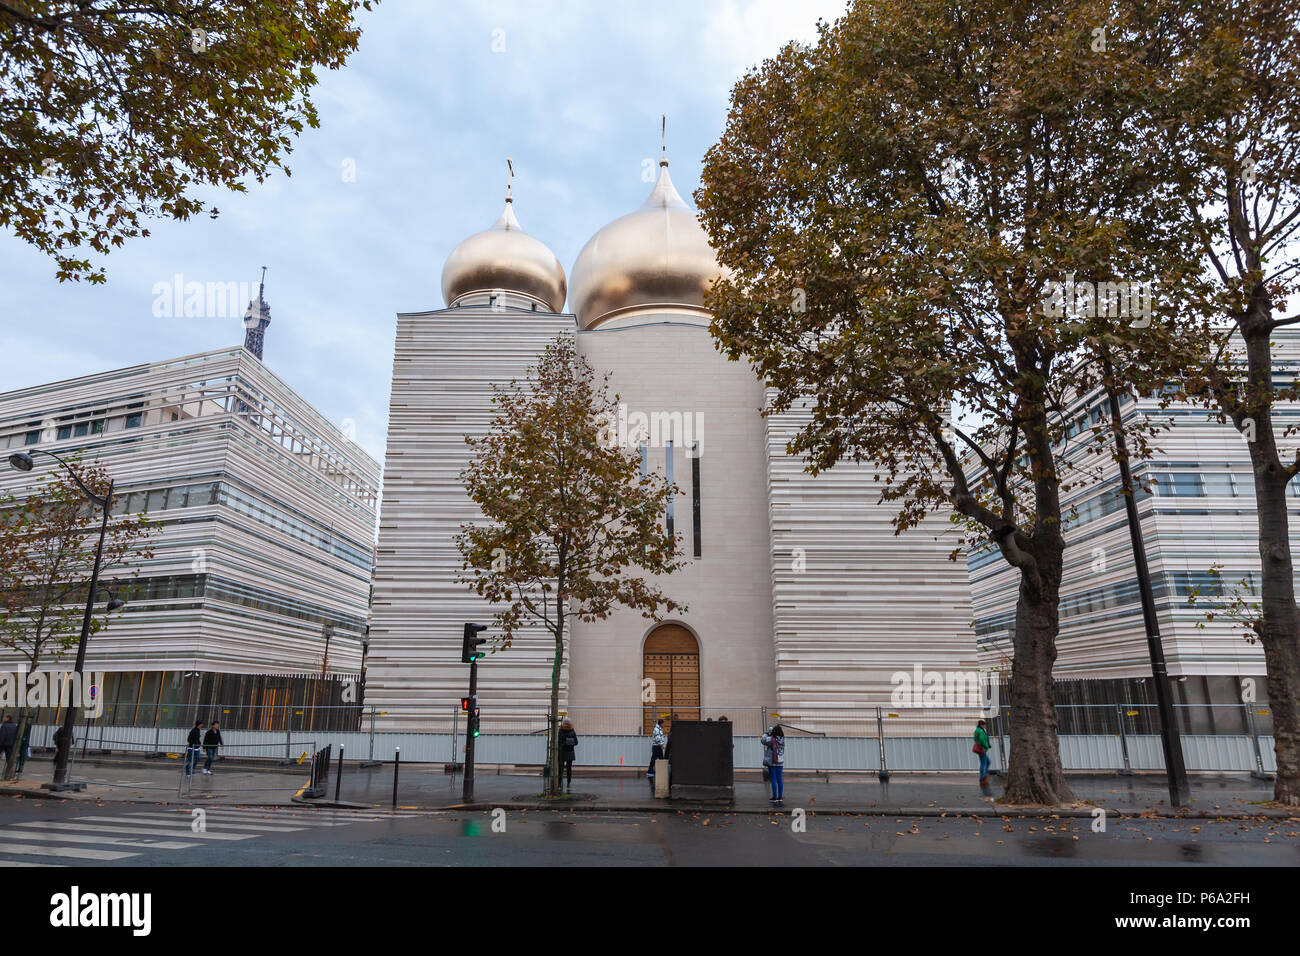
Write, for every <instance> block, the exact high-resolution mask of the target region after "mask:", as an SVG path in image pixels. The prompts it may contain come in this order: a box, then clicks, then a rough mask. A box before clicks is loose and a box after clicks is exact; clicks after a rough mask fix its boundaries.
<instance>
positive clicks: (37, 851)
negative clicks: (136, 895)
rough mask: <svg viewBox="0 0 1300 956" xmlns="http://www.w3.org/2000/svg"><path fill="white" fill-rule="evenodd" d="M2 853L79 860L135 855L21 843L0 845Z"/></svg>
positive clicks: (122, 858)
mask: <svg viewBox="0 0 1300 956" xmlns="http://www.w3.org/2000/svg"><path fill="white" fill-rule="evenodd" d="M0 853H22V854H26V855H27V856H58V857H72V858H73V859H78V860H124V859H126V858H127V857H128V856H136V855H137V854H135V853H121V852H118V851H114V850H92V849H90V848H89V847H80V846H78V847H68V846H25V845H24V844H21V843H0Z"/></svg>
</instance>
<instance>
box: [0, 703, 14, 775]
mask: <svg viewBox="0 0 1300 956" xmlns="http://www.w3.org/2000/svg"><path fill="white" fill-rule="evenodd" d="M17 742H18V725H17V724H15V723H14V719H13V718H12V717H11V716H9V715H8V714H5V719H4V722H3V723H0V761H3V762H4V763H6V764H7V763H8V762H9V755H10V754H11V753H13V752H14V746H15V744H16V743H17Z"/></svg>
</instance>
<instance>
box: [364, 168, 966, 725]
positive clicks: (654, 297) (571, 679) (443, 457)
mask: <svg viewBox="0 0 1300 956" xmlns="http://www.w3.org/2000/svg"><path fill="white" fill-rule="evenodd" d="M660 166H661V168H660V174H659V179H658V182H657V183H656V184H655V186H654V189H653V191H652V192H651V195H650V197H649V199H647V200H646V202H645V204H644V205H643V206H642V207H641V208H640V209H638V210H636V211H634V212H632V213H630V214H629V215H626V216H623V217H621V218H620V219H617V220H615V221H614V222H612V223H610V224H609V225H607V226H606V227H604V228H603V229H601V230H600V231H599V232H597V233H596V234H595V235H594V236H593V237H592V238H591V240H590V241H589V242H588V243H587V245H586V246H585V247H584V248H583V250H582V252H581V253H580V254H579V257H578V260H577V262H576V263H575V265H574V268H573V270H572V277H571V278H572V281H571V284H567V283H566V278H565V274H564V270H563V269H562V267H561V265H560V263H559V261H558V260H557V259H556V258H555V256H554V255H553V254H552V253H551V252H550V251H549V250H548V249H547V248H546V246H544V245H543V244H542V243H541V242H539V241H538V240H536V239H534V238H533V237H531V236H529V235H528V234H526V233H524V232H523V231H522V229H520V227H519V223H518V221H517V219H516V218H515V215H514V211H513V210H514V207H513V202H512V200H511V199H510V197H507V204H506V209H505V212H504V213H503V214H502V216H501V218H500V220H499V221H498V222H497V224H496V225H495V226H494V227H493V228H492V229H489V230H486V231H485V232H482V233H478V234H476V235H474V236H471V237H470V238H468V239H466V240H465V241H464V242H463V243H461V245H460V246H458V247H457V248H456V250H455V251H454V252H453V253H452V254H451V256H450V257H449V258H448V260H447V263H446V265H445V267H444V270H443V279H442V291H443V295H444V298H445V300H446V303H447V307H446V308H445V309H440V310H436V311H430V312H415V313H403V314H400V315H399V316H398V320H397V323H398V324H397V344H396V354H395V356H394V363H393V388H392V398H391V411H390V420H389V437H388V448H387V458H386V465H385V477H384V491H383V503H382V509H381V516H380V531H379V541H378V549H377V560H376V568H375V579H374V597H373V605H372V617H371V632H370V652H369V658H368V668H367V682H366V702H367V704H368V705H373V706H375V707H377V708H379V710H380V711H381V712H383V711H386V712H387V714H388V720H389V722H390V724H391V725H394V726H397V725H418V726H420V727H423V728H429V729H443V728H445V727H446V726H447V724H449V723H450V720H451V714H452V712H453V710H454V709H455V708H456V706H457V704H458V701H459V699H460V697H462V696H463V695H464V694H465V693H466V687H467V681H468V670H469V668H468V666H467V665H465V664H463V663H461V660H460V649H461V647H460V645H461V630H462V627H461V625H462V623H463V622H465V621H476V622H482V623H490V620H491V608H490V607H489V606H488V605H486V604H485V602H483V601H482V600H481V599H480V598H478V597H477V596H476V595H475V594H473V593H472V592H471V591H470V590H469V589H468V587H467V586H466V585H465V584H463V583H461V582H459V581H458V580H457V576H458V574H459V573H460V564H461V561H460V556H459V553H458V552H457V550H456V548H455V544H454V540H453V539H454V536H455V534H456V533H457V531H458V530H459V527H460V525H461V524H462V523H463V522H466V521H473V520H475V519H478V518H480V515H479V513H478V510H477V507H476V506H475V505H474V504H473V502H471V501H470V500H469V499H468V497H467V496H466V494H465V491H464V488H463V487H462V485H461V482H460V479H459V474H460V471H461V469H462V468H464V466H465V465H466V463H467V462H468V460H469V449H468V447H467V446H466V443H465V437H466V436H467V435H481V434H483V433H484V432H485V431H486V429H487V426H488V422H489V421H490V419H491V406H490V399H491V394H492V384H493V383H497V384H505V383H507V382H509V381H510V380H511V379H521V380H522V379H523V378H524V376H525V374H526V372H527V370H528V368H529V367H530V366H532V365H533V364H535V362H536V360H537V358H538V357H539V355H540V353H541V352H542V350H543V349H544V348H545V347H546V345H547V344H548V343H549V342H551V341H553V340H554V339H555V337H556V336H557V335H566V336H574V337H575V339H576V345H577V349H578V352H579V354H580V355H582V356H583V357H584V358H585V359H586V360H587V361H588V362H589V363H590V364H591V365H592V366H593V367H594V369H595V372H596V376H597V380H599V379H600V378H601V377H602V376H603V375H604V374H605V373H606V372H608V373H610V387H611V392H617V393H618V394H619V396H620V401H621V402H622V403H623V404H624V405H625V406H626V408H627V410H628V414H629V416H630V417H631V416H635V415H636V414H637V413H642V414H645V415H646V416H647V417H650V416H658V417H659V420H661V421H663V420H669V421H672V422H673V423H674V425H675V426H680V431H677V430H676V428H674V429H673V430H672V431H673V433H672V434H663V435H660V436H659V440H658V441H657V442H652V443H651V444H650V445H649V446H648V447H646V448H645V450H644V452H643V456H644V457H643V460H644V462H645V467H647V468H653V469H655V470H657V471H659V472H660V473H664V474H667V476H668V477H669V478H670V479H671V480H672V481H673V482H674V483H675V484H676V485H677V487H678V489H679V490H680V494H679V495H678V496H677V497H676V498H675V500H674V502H673V508H672V514H671V520H672V522H673V531H674V532H675V533H676V534H677V536H678V539H679V541H680V542H681V547H682V551H683V553H684V555H685V556H686V558H687V559H688V561H689V564H688V565H687V566H686V567H685V568H683V569H682V570H680V571H679V572H677V573H675V574H673V575H671V576H668V577H666V578H664V579H662V580H661V581H660V582H659V583H660V584H661V586H662V588H663V589H664V591H665V592H666V593H667V594H668V595H670V596H671V597H673V598H674V599H676V600H678V601H681V602H683V603H685V604H686V605H687V606H688V610H687V611H686V612H685V613H682V614H676V615H673V616H670V617H668V618H666V619H665V620H664V621H661V622H653V621H649V620H647V619H645V618H643V617H641V616H640V615H639V614H636V613H631V612H620V613H616V614H614V615H613V616H611V617H610V618H609V619H607V620H605V621H601V622H598V623H594V624H584V623H581V622H576V623H575V624H574V626H573V629H572V631H571V634H570V637H569V641H568V642H567V647H566V657H565V660H564V661H563V669H562V680H563V685H562V691H561V699H562V701H563V702H564V704H563V707H564V709H567V711H568V712H569V713H572V714H575V715H577V714H582V719H581V720H579V726H580V727H585V729H586V730H587V731H588V732H592V733H601V732H609V733H634V732H639V730H640V729H641V728H643V727H644V726H645V722H646V721H647V720H649V719H650V717H651V714H652V713H654V714H657V713H674V714H677V715H678V716H680V717H683V718H699V717H712V718H715V719H716V718H717V717H719V716H722V715H724V714H725V715H728V716H729V718H730V719H731V720H733V721H736V722H737V724H738V726H737V731H738V732H740V733H753V732H756V727H757V724H758V722H759V719H760V718H759V716H758V715H759V714H760V713H762V715H763V717H762V719H764V720H766V719H768V718H769V716H770V714H773V713H775V714H779V715H780V719H782V720H785V721H786V722H788V723H791V724H794V725H797V726H800V727H804V728H806V729H814V730H815V729H816V728H817V727H823V726H824V727H826V728H827V729H830V726H831V725H838V726H839V727H841V728H843V729H846V730H850V732H851V727H850V726H849V725H850V724H853V723H857V722H859V721H861V720H862V719H863V715H864V714H867V713H874V709H875V708H876V707H877V706H888V704H889V702H890V695H891V691H892V690H893V689H894V685H893V684H892V683H891V677H892V676H893V675H895V674H897V673H899V672H906V673H908V674H909V675H911V674H914V673H915V672H916V669H917V668H918V667H919V668H920V669H921V670H922V671H924V672H948V673H951V672H954V671H962V672H972V673H973V672H975V671H976V670H977V666H978V665H977V661H976V650H975V642H974V640H973V633H972V630H971V608H970V597H969V585H968V579H967V573H966V568H965V566H964V564H962V563H959V562H953V561H951V560H949V554H950V553H951V552H952V550H953V548H954V545H955V541H954V538H955V532H954V531H953V530H952V526H951V525H950V523H949V522H948V521H947V520H945V516H943V515H939V516H936V517H934V518H933V519H931V520H930V521H929V522H927V523H926V524H925V525H924V526H923V527H921V528H918V529H914V530H912V531H909V532H907V533H905V534H903V535H901V536H896V535H895V534H894V531H893V528H892V525H891V523H890V518H891V515H892V511H891V509H890V507H889V506H888V505H885V504H880V503H878V498H879V491H880V485H879V483H878V482H876V480H875V478H874V476H873V469H872V468H871V467H870V466H869V465H854V464H852V463H846V464H843V465H838V466H836V467H835V468H834V469H832V470H830V471H828V472H825V473H823V474H822V475H819V476H817V477H815V478H814V477H812V476H810V475H808V474H806V473H805V472H804V471H803V466H802V463H801V462H800V461H799V460H798V459H796V458H792V457H790V456H788V455H787V454H786V452H785V446H786V442H787V440H788V439H789V438H790V437H791V436H792V434H793V432H794V429H795V428H796V426H797V422H795V421H794V420H793V418H791V417H789V416H786V417H773V418H764V417H763V416H762V415H761V414H760V412H761V409H762V408H763V403H764V388H763V384H762V382H760V380H759V379H758V378H757V376H756V375H755V373H754V372H753V370H752V368H750V367H749V366H748V365H747V364H745V363H743V362H732V361H728V360H727V359H726V358H725V357H724V356H722V355H721V354H720V353H719V352H718V351H717V349H716V348H715V346H714V342H713V340H712V338H711V337H710V335H709V331H708V325H709V319H710V316H709V313H708V312H707V311H706V310H705V309H704V307H703V297H704V292H705V291H706V290H707V288H708V286H709V284H710V283H711V282H712V281H713V279H714V278H715V277H716V276H717V275H718V274H719V266H718V264H717V261H716V258H715V256H714V254H713V251H712V250H711V248H710V247H709V244H708V241H707V238H706V236H705V233H704V231H703V229H702V228H701V226H700V225H699V222H698V220H697V218H696V215H695V213H694V212H693V211H692V210H690V209H689V208H688V207H687V205H686V204H685V202H684V201H683V200H682V199H681V197H680V196H679V195H678V193H677V191H676V190H675V189H674V187H673V184H672V181H671V179H670V178H669V175H668V164H667V160H666V159H665V160H663V161H662V162H661V164H660ZM566 301H567V305H568V308H569V310H570V311H565V308H566ZM678 413H680V414H678ZM688 427H689V432H688ZM488 635H489V636H490V635H491V632H490V631H489V632H488ZM553 655H554V650H553V643H552V640H551V637H550V635H549V634H547V633H545V632H541V631H539V632H537V633H536V634H535V635H533V636H529V637H524V638H522V639H519V638H517V639H516V641H515V643H514V645H513V646H512V647H511V648H509V649H508V650H505V651H503V652H502V653H499V654H492V655H489V656H488V658H487V659H486V660H485V661H484V662H483V663H482V664H480V666H479V689H478V693H479V701H480V705H481V706H482V708H483V711H484V722H485V727H491V726H493V725H492V724H491V723H489V719H490V718H494V717H495V718H497V719H498V721H500V720H501V719H502V718H503V717H504V716H505V715H509V716H511V717H512V718H514V719H515V720H516V723H515V724H513V725H511V726H510V729H513V730H516V731H523V732H527V731H529V730H535V729H537V727H538V726H544V715H545V712H546V704H547V701H548V699H549V684H550V673H551V666H552V660H553ZM647 677H648V678H651V679H653V680H654V681H655V687H656V693H657V695H658V697H657V700H656V701H655V703H654V705H653V706H651V707H645V706H642V688H643V686H644V685H643V681H644V680H645V679H646V678H647ZM745 715H751V716H750V717H746V716H745ZM539 721H540V722H541V723H539ZM751 724H752V725H754V726H748V725H751ZM495 726H497V727H501V728H502V729H505V727H506V725H505V724H503V723H500V722H498V723H497V724H496V725H495ZM862 730H863V731H868V730H870V728H868V727H865V726H863V727H862Z"/></svg>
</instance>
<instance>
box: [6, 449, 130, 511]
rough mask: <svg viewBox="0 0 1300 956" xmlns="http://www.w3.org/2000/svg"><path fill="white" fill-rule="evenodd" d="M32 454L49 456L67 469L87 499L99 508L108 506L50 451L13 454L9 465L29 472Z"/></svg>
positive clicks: (69, 466)
mask: <svg viewBox="0 0 1300 956" xmlns="http://www.w3.org/2000/svg"><path fill="white" fill-rule="evenodd" d="M33 452H34V453H36V454H38V455H49V456H50V457H51V458H53V459H54V460H55V461H57V462H58V463H59V464H60V465H62V466H63V467H64V468H66V469H67V471H68V474H70V475H71V476H72V480H73V481H75V482H76V483H77V485H78V486H79V487H80V488H81V490H82V491H83V492H85V494H86V497H87V498H89V499H90V500H91V501H93V502H94V503H95V504H96V505H97V506H98V507H100V508H105V507H107V506H108V499H107V498H106V497H104V496H103V495H97V494H95V493H94V492H93V491H91V490H90V489H89V488H88V487H86V483H85V482H84V481H82V480H81V476H80V475H79V474H77V472H76V470H75V469H74V468H73V467H72V466H71V465H69V464H68V463H67V462H66V461H64V460H63V459H62V458H60V457H59V456H58V455H56V454H54V452H52V451H46V450H45V449H44V448H33V449H32V450H31V451H19V452H14V454H12V455H10V456H9V464H10V465H12V466H13V467H14V468H17V469H18V470H19V471H31V470H32V453H33Z"/></svg>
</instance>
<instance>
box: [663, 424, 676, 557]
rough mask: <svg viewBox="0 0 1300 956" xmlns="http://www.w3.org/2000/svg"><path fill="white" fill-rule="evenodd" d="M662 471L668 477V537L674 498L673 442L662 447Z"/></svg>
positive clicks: (671, 532) (671, 523)
mask: <svg viewBox="0 0 1300 956" xmlns="http://www.w3.org/2000/svg"><path fill="white" fill-rule="evenodd" d="M664 471H665V472H667V477H668V488H669V492H668V513H667V518H668V537H670V538H671V537H672V536H673V498H674V495H673V493H672V490H671V489H672V487H673V443H672V442H668V444H667V447H666V448H665V449H664Z"/></svg>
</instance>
